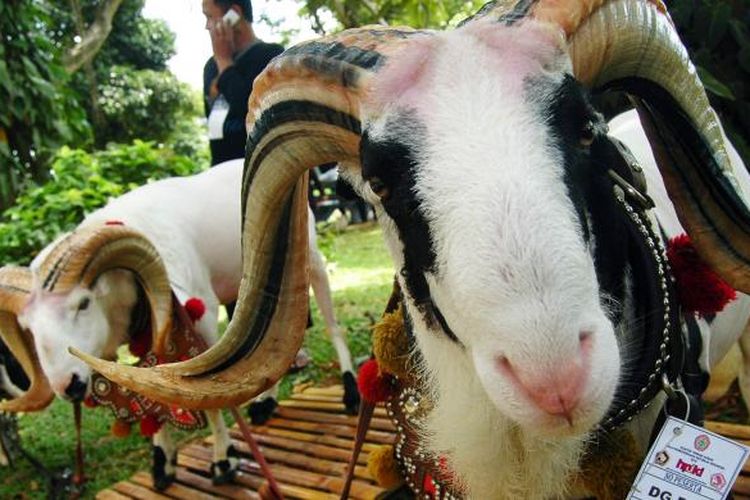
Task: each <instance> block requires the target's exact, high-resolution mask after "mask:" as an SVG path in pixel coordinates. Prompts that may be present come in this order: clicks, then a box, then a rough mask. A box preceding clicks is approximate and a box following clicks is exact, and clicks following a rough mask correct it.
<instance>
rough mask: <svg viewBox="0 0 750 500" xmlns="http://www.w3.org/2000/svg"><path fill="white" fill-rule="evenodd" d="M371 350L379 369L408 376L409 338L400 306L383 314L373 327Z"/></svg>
mask: <svg viewBox="0 0 750 500" xmlns="http://www.w3.org/2000/svg"><path fill="white" fill-rule="evenodd" d="M372 351H373V353H374V354H375V358H376V359H377V360H378V365H379V366H380V369H381V370H383V371H384V372H386V373H390V374H391V375H395V376H396V377H398V378H400V379H406V378H408V377H409V372H410V369H409V339H408V338H407V336H406V329H405V328H404V315H403V313H402V311H401V307H399V308H398V309H396V311H394V312H393V313H390V314H385V315H383V317H382V318H381V320H380V321H379V322H378V323H377V324H376V325H375V327H374V328H373V332H372Z"/></svg>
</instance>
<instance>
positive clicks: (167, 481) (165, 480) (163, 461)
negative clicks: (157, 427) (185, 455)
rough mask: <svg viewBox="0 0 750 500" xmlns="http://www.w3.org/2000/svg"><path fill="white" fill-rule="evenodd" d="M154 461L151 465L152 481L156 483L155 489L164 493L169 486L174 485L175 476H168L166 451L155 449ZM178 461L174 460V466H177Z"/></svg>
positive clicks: (157, 447)
mask: <svg viewBox="0 0 750 500" xmlns="http://www.w3.org/2000/svg"><path fill="white" fill-rule="evenodd" d="M153 458H154V461H153V463H152V464H151V479H152V480H153V482H154V488H156V489H157V491H163V490H166V489H167V488H169V485H171V484H172V483H174V479H175V475H174V474H167V471H166V469H167V456H166V455H165V454H164V450H162V449H161V447H159V446H154V448H153ZM176 462H177V460H176V459H172V465H176Z"/></svg>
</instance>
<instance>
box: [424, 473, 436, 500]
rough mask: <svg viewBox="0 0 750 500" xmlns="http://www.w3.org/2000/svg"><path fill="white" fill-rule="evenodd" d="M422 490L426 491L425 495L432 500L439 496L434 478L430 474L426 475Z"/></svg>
mask: <svg viewBox="0 0 750 500" xmlns="http://www.w3.org/2000/svg"><path fill="white" fill-rule="evenodd" d="M422 490H423V491H424V493H425V495H427V496H429V497H430V498H435V496H436V495H437V490H436V489H435V483H433V482H432V476H431V475H430V473H429V472H427V473H425V475H424V479H423V480H422Z"/></svg>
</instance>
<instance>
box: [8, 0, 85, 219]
mask: <svg viewBox="0 0 750 500" xmlns="http://www.w3.org/2000/svg"><path fill="white" fill-rule="evenodd" d="M49 23H50V15H49V12H48V11H47V10H46V9H45V8H44V4H42V3H40V2H10V3H9V2H0V33H2V37H0V102H2V103H3V106H2V107H0V209H2V208H4V207H6V206H8V205H9V204H10V203H11V202H12V200H13V198H14V196H15V194H16V193H17V191H18V190H19V189H20V188H21V186H22V185H23V184H24V183H25V182H27V181H28V180H29V179H33V180H36V181H42V180H44V179H45V178H46V175H47V169H46V164H47V162H48V161H49V158H50V156H51V154H52V153H53V152H54V150H55V149H57V148H58V147H59V146H60V145H62V144H64V143H66V142H68V141H72V140H75V139H79V140H80V138H82V137H86V134H87V131H88V128H87V122H86V120H85V116H84V114H83V110H82V108H81V107H80V106H79V105H78V103H77V101H76V99H75V98H74V96H73V94H72V93H71V92H70V90H69V89H68V85H67V84H68V75H67V74H66V72H65V70H64V69H63V67H62V65H61V63H60V59H59V56H60V51H59V47H58V46H56V45H55V43H53V41H52V40H51V38H50V36H49V33H48V31H47V29H46V28H47V27H48V26H49Z"/></svg>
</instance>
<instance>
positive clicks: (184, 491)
mask: <svg viewBox="0 0 750 500" xmlns="http://www.w3.org/2000/svg"><path fill="white" fill-rule="evenodd" d="M130 481H131V482H132V483H135V484H138V485H141V486H144V487H146V488H149V489H153V487H154V482H153V480H152V479H151V475H150V474H148V473H146V472H136V474H135V475H134V476H133V477H131V478H130ZM162 493H163V494H165V495H169V496H170V497H173V498H195V499H196V500H216V499H218V498H221V497H219V496H216V495H212V494H210V493H204V492H202V491H200V489H194V488H191V487H190V486H186V485H182V484H180V483H179V482H175V483H172V484H171V485H170V486H169V488H167V489H165V490H164V491H162Z"/></svg>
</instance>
